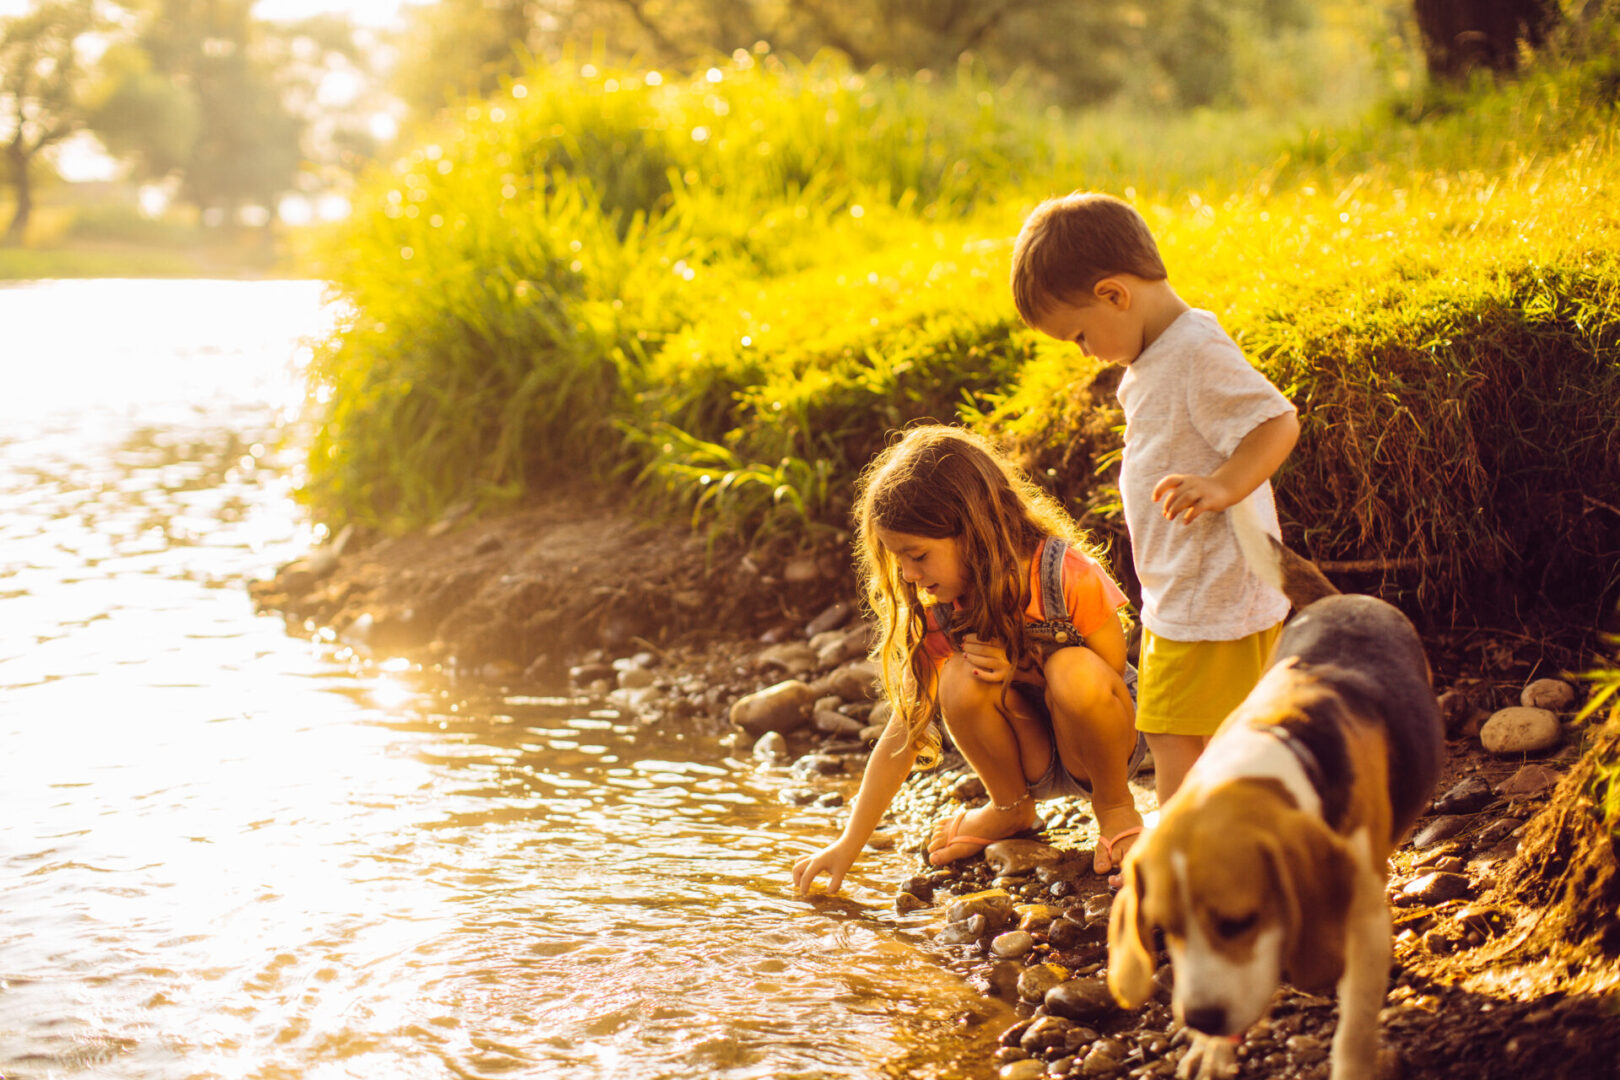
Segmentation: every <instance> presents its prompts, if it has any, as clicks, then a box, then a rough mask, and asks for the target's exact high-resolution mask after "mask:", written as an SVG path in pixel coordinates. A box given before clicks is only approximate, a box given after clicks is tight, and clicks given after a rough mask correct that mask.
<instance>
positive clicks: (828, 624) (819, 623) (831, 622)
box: [804, 600, 855, 638]
mask: <svg viewBox="0 0 1620 1080" xmlns="http://www.w3.org/2000/svg"><path fill="white" fill-rule="evenodd" d="M853 614H855V605H853V604H851V603H850V602H849V601H848V600H838V601H835V602H833V603H832V604H829V605H828V606H827V607H824V608H822V609H821V614H819V615H817V616H816V617H815V618H813V619H811V620H810V621H809V622H807V623H805V625H804V636H805V637H807V638H813V637H815V636H816V635H817V634H821V633H825V632H826V631H828V630H836V629H838V628H839V627H840V626H843V625H844V624H845V623H847V622H848V621H849V617H850V616H851V615H853Z"/></svg>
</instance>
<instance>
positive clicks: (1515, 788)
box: [1496, 762, 1561, 799]
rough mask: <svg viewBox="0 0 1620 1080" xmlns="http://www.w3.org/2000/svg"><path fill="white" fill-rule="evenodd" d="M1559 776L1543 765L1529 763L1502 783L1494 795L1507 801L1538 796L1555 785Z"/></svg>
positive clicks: (1555, 771) (1556, 772) (1554, 770)
mask: <svg viewBox="0 0 1620 1080" xmlns="http://www.w3.org/2000/svg"><path fill="white" fill-rule="evenodd" d="M1560 775H1561V774H1560V773H1559V772H1558V770H1556V769H1549V768H1548V767H1547V766H1545V765H1540V764H1537V763H1536V762H1530V763H1529V764H1528V765H1524V766H1522V767H1521V768H1520V769H1519V771H1518V772H1516V773H1514V774H1513V775H1512V776H1510V777H1508V778H1507V779H1506V780H1504V781H1502V784H1501V786H1500V787H1498V788H1497V789H1496V793H1497V794H1498V795H1501V796H1503V797H1505V798H1509V799H1522V798H1527V797H1529V796H1531V795H1540V794H1541V793H1542V792H1544V791H1546V790H1548V789H1549V788H1551V787H1553V786H1554V785H1556V784H1557V783H1558V781H1559V779H1560Z"/></svg>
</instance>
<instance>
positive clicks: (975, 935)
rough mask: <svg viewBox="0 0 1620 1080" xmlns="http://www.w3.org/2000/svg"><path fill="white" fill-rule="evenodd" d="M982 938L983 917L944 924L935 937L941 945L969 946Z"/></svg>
mask: <svg viewBox="0 0 1620 1080" xmlns="http://www.w3.org/2000/svg"><path fill="white" fill-rule="evenodd" d="M983 936H984V916H982V915H975V916H973V918H971V919H964V920H962V921H961V922H953V923H946V924H945V926H944V927H943V928H942V929H941V930H940V932H939V934H938V935H937V936H936V940H938V941H939V943H940V944H941V945H971V944H972V943H973V942H975V941H978V940H979V939H980V938H981V937H983Z"/></svg>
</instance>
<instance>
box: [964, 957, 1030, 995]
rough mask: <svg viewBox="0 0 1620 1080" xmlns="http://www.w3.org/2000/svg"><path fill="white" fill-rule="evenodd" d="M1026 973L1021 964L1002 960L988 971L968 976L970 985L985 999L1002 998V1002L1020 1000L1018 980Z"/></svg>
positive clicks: (992, 965)
mask: <svg viewBox="0 0 1620 1080" xmlns="http://www.w3.org/2000/svg"><path fill="white" fill-rule="evenodd" d="M1023 973H1024V968H1023V966H1022V965H1021V964H1016V963H1014V962H1013V961H1011V960H1001V961H998V962H997V963H994V964H991V965H990V967H989V969H988V970H986V971H976V972H974V973H973V974H972V975H969V976H968V985H969V986H971V987H973V989H975V990H977V991H978V992H979V993H981V994H983V995H984V996H985V997H994V998H1000V999H1001V1000H1002V1001H1009V1002H1010V1001H1017V1000H1018V979H1019V977H1020V976H1022V975H1023Z"/></svg>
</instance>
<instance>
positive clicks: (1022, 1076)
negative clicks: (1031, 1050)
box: [996, 1058, 1046, 1080]
mask: <svg viewBox="0 0 1620 1080" xmlns="http://www.w3.org/2000/svg"><path fill="white" fill-rule="evenodd" d="M1045 1075H1046V1062H1044V1061H1036V1060H1035V1059H1034V1058H1026V1059H1025V1060H1023V1061H1014V1062H1012V1063H1010V1064H1007V1065H1003V1066H1002V1067H1001V1071H1000V1072H998V1073H997V1074H996V1076H997V1077H999V1078H1000V1080H1038V1078H1039V1077H1042V1076H1045Z"/></svg>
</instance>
